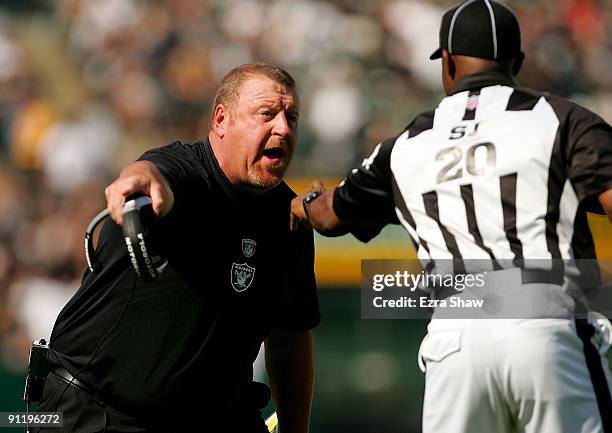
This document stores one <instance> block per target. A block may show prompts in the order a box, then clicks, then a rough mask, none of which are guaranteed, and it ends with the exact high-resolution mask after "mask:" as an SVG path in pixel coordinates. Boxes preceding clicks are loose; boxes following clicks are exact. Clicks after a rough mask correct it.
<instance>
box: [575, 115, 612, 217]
mask: <svg viewBox="0 0 612 433" xmlns="http://www.w3.org/2000/svg"><path fill="white" fill-rule="evenodd" d="M564 131H565V133H566V140H567V141H566V142H567V147H566V148H565V152H566V158H567V161H568V172H569V178H570V180H571V182H572V185H573V186H574V189H575V191H576V194H577V195H578V198H579V199H580V201H581V202H582V203H583V204H584V205H585V206H586V210H588V211H591V212H598V213H603V209H602V208H601V205H600V204H599V201H598V196H599V194H601V193H602V192H604V191H606V190H608V189H610V188H612V128H611V127H610V125H609V124H608V123H606V122H605V121H604V120H603V119H602V118H600V117H599V116H597V115H596V114H594V113H592V112H590V111H588V110H587V109H585V108H582V107H580V106H578V105H575V104H572V106H571V109H570V110H569V111H568V117H567V125H566V128H565V130H564Z"/></svg>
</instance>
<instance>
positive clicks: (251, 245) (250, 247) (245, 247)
mask: <svg viewBox="0 0 612 433" xmlns="http://www.w3.org/2000/svg"><path fill="white" fill-rule="evenodd" d="M256 246H257V242H255V241H254V240H253V239H243V240H242V254H244V256H245V257H252V256H253V254H255V247H256Z"/></svg>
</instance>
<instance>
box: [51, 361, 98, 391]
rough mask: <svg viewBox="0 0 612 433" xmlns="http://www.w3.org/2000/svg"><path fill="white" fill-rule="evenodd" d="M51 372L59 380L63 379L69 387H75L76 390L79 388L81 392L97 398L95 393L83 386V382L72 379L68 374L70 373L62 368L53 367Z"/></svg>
mask: <svg viewBox="0 0 612 433" xmlns="http://www.w3.org/2000/svg"><path fill="white" fill-rule="evenodd" d="M51 372H53V374H55V375H57V376H59V377H60V378H61V379H63V380H64V381H65V382H67V383H68V384H69V385H72V386H75V387H77V388H80V389H81V390H83V391H85V392H86V393H88V394H91V395H92V396H97V393H96V391H94V390H93V389H91V388H90V387H89V386H87V385H85V384H84V383H83V382H81V381H80V380H79V379H77V378H76V377H74V376H73V375H72V374H70V372H69V371H68V370H66V369H65V368H63V367H55V368H53V369H52V370H51Z"/></svg>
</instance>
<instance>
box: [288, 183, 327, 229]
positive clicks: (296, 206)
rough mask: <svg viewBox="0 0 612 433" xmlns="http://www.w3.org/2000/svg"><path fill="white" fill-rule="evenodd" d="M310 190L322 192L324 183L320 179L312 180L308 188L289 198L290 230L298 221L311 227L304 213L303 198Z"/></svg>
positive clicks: (295, 227)
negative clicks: (291, 198)
mask: <svg viewBox="0 0 612 433" xmlns="http://www.w3.org/2000/svg"><path fill="white" fill-rule="evenodd" d="M312 191H321V192H323V191H325V185H323V182H321V181H320V180H314V181H313V182H312V184H311V185H310V189H307V190H306V191H302V192H301V193H300V194H299V195H298V196H297V197H295V198H294V199H293V200H291V217H290V219H289V228H290V230H292V231H295V230H297V229H298V228H299V226H300V223H301V224H302V225H303V226H304V227H306V228H309V229H311V228H312V225H311V224H310V220H309V218H308V215H307V214H306V209H304V198H305V197H306V196H307V195H308V194H310V193H311V192H312Z"/></svg>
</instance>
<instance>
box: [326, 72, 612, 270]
mask: <svg viewBox="0 0 612 433" xmlns="http://www.w3.org/2000/svg"><path fill="white" fill-rule="evenodd" d="M609 188H612V129H611V128H610V125H608V124H607V123H606V122H605V121H604V120H602V119H601V118H600V117H598V116H597V115H595V114H594V113H592V112H590V111H588V110H586V109H585V108H582V107H580V106H578V105H576V104H574V103H572V102H569V101H567V100H565V99H562V98H559V97H555V96H552V95H549V94H546V93H543V92H538V91H534V90H530V89H524V88H519V87H517V86H516V85H515V84H514V83H513V82H512V80H511V79H510V78H509V77H508V76H506V75H504V74H501V73H497V72H485V73H479V74H475V75H470V76H467V77H464V78H463V79H462V80H460V81H459V82H458V83H457V86H456V87H455V91H454V94H452V95H451V96H448V97H446V98H444V99H443V100H442V101H441V102H440V104H439V105H438V107H437V108H436V109H435V110H434V111H431V112H428V113H423V114H420V115H419V116H417V117H416V118H415V119H414V120H413V121H412V123H410V125H409V126H408V127H407V128H406V129H405V130H404V131H403V132H402V133H401V134H400V135H399V136H396V137H394V138H391V139H389V140H386V141H384V142H382V143H380V144H379V145H378V146H377V147H376V149H375V150H374V152H373V153H372V155H371V156H370V157H369V158H367V159H366V160H364V162H363V164H362V166H361V167H360V168H358V169H354V170H353V171H352V172H351V173H350V174H349V176H348V177H347V178H346V180H345V181H344V182H343V183H342V184H341V186H340V187H339V188H337V189H336V192H335V195H334V211H335V212H336V214H337V215H338V217H339V218H340V220H341V221H342V223H343V224H345V225H346V226H348V227H349V228H351V229H352V231H353V233H355V234H356V236H357V237H358V238H360V239H361V240H362V241H368V240H369V239H371V238H372V237H374V236H375V235H376V234H377V233H378V232H379V231H380V230H381V229H382V227H383V226H384V225H386V224H388V223H400V224H402V225H403V226H404V227H405V229H406V230H407V231H408V232H409V233H410V235H411V237H412V239H413V241H414V243H415V246H416V249H417V255H418V257H419V258H420V259H422V260H426V261H430V262H431V261H432V260H438V259H455V262H457V261H461V260H465V259H487V261H488V262H490V263H492V264H493V265H495V266H498V263H510V264H511V265H510V266H522V263H524V260H529V259H563V260H571V259H578V258H595V250H594V245H593V239H592V237H591V234H590V231H589V228H588V225H587V219H586V212H587V211H591V212H598V213H602V212H603V210H602V209H601V207H600V206H599V202H598V200H597V197H598V195H599V194H600V193H601V192H603V191H606V190H607V189H609ZM502 267H508V265H503V266H502Z"/></svg>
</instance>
